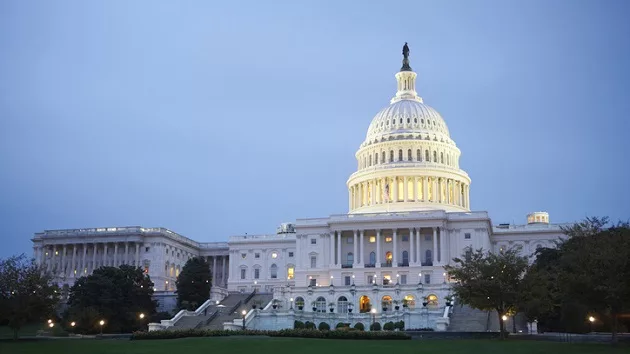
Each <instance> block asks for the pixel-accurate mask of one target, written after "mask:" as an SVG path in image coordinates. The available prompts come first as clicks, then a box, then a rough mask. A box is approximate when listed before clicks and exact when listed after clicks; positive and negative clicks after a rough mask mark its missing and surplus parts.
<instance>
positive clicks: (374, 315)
mask: <svg viewBox="0 0 630 354" xmlns="http://www.w3.org/2000/svg"><path fill="white" fill-rule="evenodd" d="M370 312H372V325H374V324H375V323H376V309H372V310H371V311H370ZM370 327H371V326H370ZM370 330H372V328H370Z"/></svg>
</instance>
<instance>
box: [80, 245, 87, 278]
mask: <svg viewBox="0 0 630 354" xmlns="http://www.w3.org/2000/svg"><path fill="white" fill-rule="evenodd" d="M86 255H87V243H84V244H83V258H82V259H81V273H82V274H85V256H86Z"/></svg>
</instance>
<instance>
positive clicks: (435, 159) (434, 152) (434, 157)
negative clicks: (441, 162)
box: [433, 151, 437, 162]
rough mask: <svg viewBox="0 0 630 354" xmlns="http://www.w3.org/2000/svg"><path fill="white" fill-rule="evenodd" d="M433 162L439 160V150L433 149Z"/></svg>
mask: <svg viewBox="0 0 630 354" xmlns="http://www.w3.org/2000/svg"><path fill="white" fill-rule="evenodd" d="M433 162H437V151H433Z"/></svg>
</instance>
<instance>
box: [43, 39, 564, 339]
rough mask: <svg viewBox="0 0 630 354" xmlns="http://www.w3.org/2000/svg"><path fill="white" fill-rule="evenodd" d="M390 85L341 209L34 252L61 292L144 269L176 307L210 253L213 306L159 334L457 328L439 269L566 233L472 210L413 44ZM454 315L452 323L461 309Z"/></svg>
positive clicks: (116, 233)
mask: <svg viewBox="0 0 630 354" xmlns="http://www.w3.org/2000/svg"><path fill="white" fill-rule="evenodd" d="M395 79H396V83H397V85H396V92H395V95H394V96H393V98H391V100H390V102H389V105H387V106H386V107H385V108H383V109H382V110H381V111H380V112H378V113H377V114H376V115H375V116H374V118H373V119H372V121H371V122H370V124H369V125H368V128H367V134H366V136H365V140H364V141H363V143H362V144H361V145H360V146H359V147H358V150H357V152H356V155H355V156H356V159H357V169H356V172H354V173H353V174H352V175H350V176H349V178H348V180H347V181H346V184H347V190H348V213H347V214H341V215H329V216H326V217H320V218H304V219H297V220H295V221H292V222H290V223H283V224H280V226H279V227H278V230H277V232H276V233H275V234H271V235H241V236H231V237H228V238H226V240H225V242H198V241H195V240H193V239H190V238H188V237H185V236H182V235H180V234H178V233H176V232H174V231H171V230H168V229H165V228H154V227H140V226H135V227H104V228H85V229H68V230H46V231H43V232H39V233H36V234H35V235H34V238H33V240H32V241H33V248H34V257H35V259H36V260H37V261H38V262H39V263H40V264H42V265H44V266H45V267H46V268H47V269H48V270H49V271H51V272H52V273H53V274H54V275H55V277H56V279H57V281H58V282H59V284H60V285H61V286H62V287H65V289H67V288H68V286H71V285H72V284H73V283H74V281H75V280H76V279H77V278H78V277H80V276H84V275H87V274H90V273H91V272H92V271H93V270H94V269H96V268H98V267H102V266H119V265H122V264H129V265H133V266H138V267H142V268H143V269H144V270H145V272H147V273H148V274H149V275H150V277H151V279H152V281H153V282H154V284H155V290H156V293H155V294H156V297H157V298H158V300H159V302H160V306H161V308H162V309H168V308H172V307H173V306H174V299H175V295H174V291H175V280H176V278H177V276H178V275H179V272H180V271H181V269H182V267H183V266H184V264H185V263H186V261H187V260H188V259H190V258H193V257H204V258H206V259H207V260H208V262H209V264H210V267H211V273H212V277H213V282H212V283H213V284H212V291H211V294H209V296H208V301H206V302H205V303H204V304H203V305H201V307H199V309H197V310H196V311H180V312H179V313H177V314H176V315H175V317H174V318H173V319H171V320H165V321H162V322H161V323H155V324H151V325H150V329H152V330H154V329H162V328H171V327H181V328H186V327H189V328H190V327H196V328H203V327H208V328H227V329H231V328H234V329H237V328H240V327H241V326H243V325H245V326H247V328H257V329H279V328H292V327H293V324H294V321H296V320H297V321H302V322H306V321H311V322H313V323H315V324H316V325H317V324H319V323H321V322H325V323H327V324H329V325H330V326H331V327H334V326H335V325H336V324H337V323H349V324H350V325H351V326H354V325H355V324H357V323H362V324H363V325H364V326H365V327H366V328H368V327H369V325H370V324H371V323H373V322H379V323H381V324H383V323H386V322H389V321H393V322H396V321H401V320H402V321H404V322H405V327H406V328H426V327H430V328H433V329H435V330H441V331H444V330H454V329H455V327H454V326H456V324H455V322H456V321H455V319H454V318H455V316H456V315H457V311H458V310H457V308H458V306H455V307H449V306H447V299H448V298H449V295H450V282H451V279H449V278H448V276H447V274H446V273H445V270H444V266H445V265H448V264H451V263H452V258H454V257H458V256H460V255H461V254H462V253H463V252H464V249H465V248H466V247H469V246H471V247H473V248H474V249H478V248H483V249H485V250H491V251H500V250H501V249H505V248H509V247H514V246H520V249H521V252H522V254H523V255H526V256H532V255H533V253H534V252H535V250H536V249H537V248H540V247H553V245H554V241H555V240H557V239H558V238H561V237H563V233H562V230H561V228H560V225H557V224H551V223H550V222H549V215H548V214H547V213H546V212H532V213H530V214H529V215H527V216H526V222H525V223H524V224H522V225H513V224H498V225H497V224H493V223H492V220H491V219H490V216H489V214H488V212H486V211H474V210H471V201H470V193H469V192H470V187H471V178H470V177H469V176H468V174H467V173H466V171H464V170H462V169H461V167H460V158H461V151H460V150H459V148H458V147H457V144H456V143H455V141H454V140H453V139H452V138H451V136H450V133H449V128H448V126H447V125H446V122H445V120H444V119H443V118H442V116H441V115H440V114H439V113H438V111H437V110H435V109H434V108H432V107H430V106H429V105H427V104H425V102H424V100H423V99H422V97H421V96H419V94H418V93H417V92H416V79H417V75H416V73H415V72H414V71H413V70H412V68H411V66H410V62H409V50H408V48H407V46H406V45H405V47H404V50H403V62H402V67H401V68H400V71H399V72H398V73H396V74H395ZM366 122H367V121H366ZM453 128H454V129H457V127H453ZM473 159H474V157H473ZM524 219H525V216H524ZM237 299H238V301H237ZM252 299H258V306H257V308H256V309H253V306H252V303H253V305H256V304H255V301H252ZM449 301H450V299H449ZM456 301H457V300H456V299H455V302H456ZM243 310H244V311H245V314H242V313H241V312H242V311H243ZM466 313H470V316H473V314H472V312H466ZM459 316H460V318H459V319H458V320H457V322H458V324H457V326H460V325H461V323H462V322H466V317H465V316H467V315H466V314H465V313H463V312H462V313H460V315H459ZM461 316H464V317H463V318H461ZM217 321H218V323H217ZM243 322H245V323H243ZM212 326H214V327H212ZM456 329H460V328H456ZM480 330H484V329H483V328H481V329H480Z"/></svg>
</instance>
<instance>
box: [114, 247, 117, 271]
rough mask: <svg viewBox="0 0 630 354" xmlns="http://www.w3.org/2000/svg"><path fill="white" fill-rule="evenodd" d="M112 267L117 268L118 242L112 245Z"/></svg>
mask: <svg viewBox="0 0 630 354" xmlns="http://www.w3.org/2000/svg"><path fill="white" fill-rule="evenodd" d="M114 267H118V242H116V243H114Z"/></svg>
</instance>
